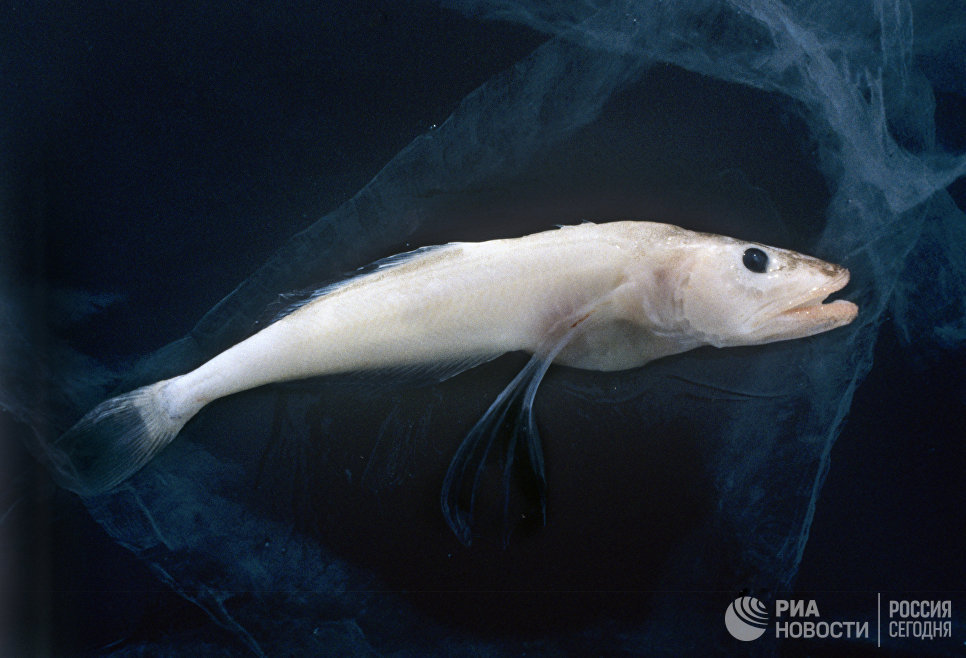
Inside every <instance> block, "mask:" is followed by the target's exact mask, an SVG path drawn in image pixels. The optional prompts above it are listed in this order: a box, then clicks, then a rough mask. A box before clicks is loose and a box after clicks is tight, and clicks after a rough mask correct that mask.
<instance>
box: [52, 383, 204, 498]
mask: <svg viewBox="0 0 966 658" xmlns="http://www.w3.org/2000/svg"><path fill="white" fill-rule="evenodd" d="M170 381H171V380H165V381H161V382H157V383H156V384H151V385H149V386H144V387H141V388H138V389H135V390H133V391H131V392H130V393H125V394H123V395H119V396H117V397H113V398H110V399H109V400H105V401H104V402H102V403H101V404H99V405H97V406H96V407H94V409H92V410H91V411H90V412H88V413H87V415H85V416H84V417H83V418H81V419H80V420H79V421H77V423H75V424H74V426H73V427H71V428H70V429H69V430H67V432H65V433H64V434H63V435H62V436H61V437H60V438H59V439H58V440H57V441H56V442H55V443H54V445H53V446H52V450H51V454H50V458H51V461H52V466H53V471H54V477H55V479H56V480H57V481H58V482H59V484H61V486H63V487H65V488H67V489H70V490H71V491H74V492H76V493H78V494H80V495H82V496H88V495H93V494H98V493H103V492H105V491H108V490H110V489H113V488H114V487H116V486H117V485H118V484H120V483H121V482H123V481H124V480H126V479H127V478H129V477H130V476H131V475H133V474H134V473H136V472H137V471H138V470H140V469H141V467H143V466H144V465H145V464H147V463H148V462H149V461H151V459H152V458H153V457H154V456H155V455H157V454H158V452H160V451H161V450H162V449H163V448H164V447H165V446H166V445H168V444H169V443H171V441H172V440H173V439H174V437H175V436H177V435H178V432H180V431H181V428H182V427H184V424H185V423H186V422H188V420H189V419H190V418H191V417H192V416H193V415H194V414H195V413H196V412H197V409H195V410H192V411H190V412H188V413H176V412H175V411H174V410H172V408H171V405H170V404H169V403H168V402H167V400H166V399H165V398H164V397H163V396H162V391H163V389H164V387H165V385H166V384H168V383H169V382H170Z"/></svg>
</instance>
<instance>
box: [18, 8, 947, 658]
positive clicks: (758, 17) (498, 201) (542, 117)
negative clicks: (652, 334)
mask: <svg viewBox="0 0 966 658" xmlns="http://www.w3.org/2000/svg"><path fill="white" fill-rule="evenodd" d="M840 5H846V6H847V7H848V8H847V9H843V8H842V7H840ZM775 7H777V8H778V9H775ZM951 7H952V8H951ZM776 12H778V13H777V14H776ZM781 12H786V13H781ZM658 18H660V21H663V23H661V22H660V21H658ZM649 20H653V21H658V22H653V23H648V21H649ZM762 26H768V29H766V28H765V27H762ZM776 26H784V27H782V28H781V29H782V30H784V31H781V30H779V27H776ZM792 28H794V29H792ZM756 29H759V30H762V32H761V33H760V34H759V33H757V32H755V30H756ZM769 29H770V30H772V31H771V32H769ZM659 35H662V36H663V37H666V38H667V40H668V41H667V43H664V42H661V41H660V39H659V38H658V36H659ZM761 44H770V45H768V46H766V45H761ZM769 48H770V49H769ZM810 49H817V50H810ZM818 51H821V52H823V53H825V54H827V55H828V63H829V66H830V68H828V70H827V71H826V72H825V73H824V74H823V73H821V71H820V70H819V69H818V68H817V65H816V64H815V62H816V61H818V58H817V57H816V56H815V52H818ZM783 53H784V54H783ZM802 53H806V54H807V56H806V55H803V54H802ZM783 58H785V59H787V60H788V62H790V63H788V62H784V63H783ZM799 61H800V62H803V63H802V64H801V65H798V64H796V62H799ZM796 66H798V68H796ZM769 67H771V68H769ZM781 67H786V68H781ZM822 75H827V76H829V79H831V78H834V77H835V76H839V75H840V76H841V78H842V79H843V80H845V81H846V84H845V87H844V88H847V89H852V86H854V88H855V89H856V90H859V91H856V93H855V94H854V95H851V93H850V94H849V95H846V96H843V97H842V98H837V97H835V96H833V95H832V93H831V92H830V91H829V89H832V88H833V87H834V85H831V83H830V84H829V85H828V86H823V85H822V82H824V81H825V80H826V79H825V78H823V77H822ZM809 76H812V77H811V78H810V77H809ZM835 79H836V80H839V79H838V78H835ZM964 80H966V10H964V9H963V8H962V7H960V8H959V9H956V8H955V5H950V4H947V3H941V2H935V3H931V2H914V3H911V4H910V3H903V2H878V3H865V2H855V3H838V4H835V3H828V4H826V3H798V4H796V3H788V4H785V5H779V4H775V5H771V4H768V3H763V4H761V6H760V7H759V5H758V4H756V3H741V2H738V3H731V4H729V3H715V2H694V3H679V4H675V8H674V9H669V8H667V7H664V6H663V5H662V4H661V3H649V2H642V3H617V2H614V3H609V2H575V3H558V4H554V3H540V2H535V3H525V2H509V1H507V2H492V3H486V2H482V1H481V2H472V1H471V2H443V3H433V2H429V1H428V0H427V1H421V0H419V1H415V2H364V3H305V2H288V3H276V4H271V5H268V4H265V5H259V4H255V3H246V4H239V3H227V2H204V3H197V4H194V5H192V6H191V7H180V6H179V7H176V6H173V5H170V4H168V3H151V2H143V3H106V2H88V3H84V4H77V3H65V2H26V3H18V2H8V3H3V6H2V7H0V108H2V116H0V158H2V160H0V213H2V215H0V230H2V233H0V257H2V259H3V261H2V264H0V280H2V281H3V289H2V291H0V292H2V294H3V299H2V300H0V301H2V303H3V308H2V309H0V314H2V316H3V317H2V323H3V324H2V329H3V331H2V333H0V350H2V351H3V354H2V360H0V376H2V379H0V411H2V412H3V413H0V433H2V436H0V440H2V444H0V460H2V462H0V540H2V544H0V548H2V551H3V552H2V553H0V569H2V572H0V653H2V654H3V655H11V656H14V655H16V656H20V655H24V656H32V655H54V656H88V655H90V656H101V655H110V656H133V655H165V656H178V655H253V654H254V655H258V654H259V653H261V654H263V655H270V656H275V655H373V654H375V655H382V654H395V655H523V654H529V655H559V654H566V653H571V654H574V655H578V654H579V655H583V654H589V653H600V654H606V655H614V654H624V655H650V654H655V653H656V654H663V655H685V654H700V655H708V654H709V653H712V654H730V653H736V654H744V653H747V652H753V653H761V654H776V653H777V654H781V655H816V654H835V655H839V654H841V655H856V654H857V653H864V652H868V653H870V654H873V653H883V654H908V655H921V654H931V655H953V654H956V653H957V652H961V651H962V650H963V646H964V642H966V623H964V622H966V614H964V611H966V560H964V559H963V555H964V549H966V522H964V509H966V486H964V483H963V474H964V472H966V448H964V440H963V439H964V437H966V420H964V412H966V348H964V343H963V338H964V336H966V316H964V311H966V224H964V220H966V218H964V214H963V213H964V212H966V178H963V173H964V172H966V165H964V161H963V158H962V154H963V153H964V152H966V83H964ZM836 84H838V82H836ZM850 85H851V86H850ZM850 104H851V105H850ZM856 107H858V108H860V110H861V112H864V114H854V113H853V114H851V115H850V114H849V112H850V111H853V110H854V109H855V108H856ZM856 117H858V118H856ZM876 121H877V122H879V123H877V124H875V125H876V126H878V127H880V128H881V129H882V130H881V132H876V131H875V130H871V131H870V130H868V128H869V125H872V124H873V123H874V122H876ZM869 134H872V136H873V138H869ZM883 136H884V137H883ZM957 154H959V156H958V159H957ZM880 157H881V159H878V158H880ZM320 218H321V219H320ZM617 219H649V220H657V221H668V222H672V223H677V224H680V225H682V226H686V227H688V228H694V229H699V230H708V231H713V232H717V233H722V234H728V235H734V236H736V237H741V238H745V239H749V240H755V241H760V242H764V243H768V244H776V245H778V246H782V247H787V248H792V249H797V250H800V251H803V252H807V253H810V254H813V255H816V256H819V257H821V258H824V259H827V260H831V261H835V262H841V263H843V264H845V265H846V266H847V267H849V268H850V270H851V271H852V275H853V283H852V284H850V286H849V287H848V288H846V289H845V290H844V291H843V292H842V293H841V296H843V297H845V298H847V299H852V300H854V301H856V302H857V303H858V304H859V305H860V307H861V309H862V311H861V314H860V319H859V320H858V321H857V322H856V323H855V325H854V326H852V327H850V328H848V329H842V330H838V331H837V332H832V333H831V334H829V335H825V336H818V337H815V338H812V339H807V340H804V341H793V342H790V343H783V344H779V345H773V346H767V347H764V348H745V349H739V350H722V351H716V350H712V349H702V350H698V351H696V352H694V353H692V354H688V355H682V356H680V357H672V358H669V359H666V360H664V361H661V362H659V363H655V364H652V365H650V366H647V367H645V368H644V369H641V370H640V371H634V372H629V373H587V372H580V371H573V370H568V369H566V368H552V369H551V371H550V374H549V375H548V378H547V381H546V382H545V383H544V384H543V386H542V387H541V391H540V394H539V395H538V405H537V406H538V409H537V411H538V417H539V419H540V422H541V430H542V437H543V442H544V446H545V450H546V451H547V468H548V481H549V490H550V493H549V509H548V525H547V526H546V527H540V525H539V524H538V523H536V522H534V521H533V519H532V518H527V519H524V520H523V521H522V522H521V523H520V524H519V525H518V526H517V527H515V528H514V532H513V534H512V535H511V538H510V544H509V546H508V547H507V548H506V549H504V548H503V547H502V546H501V545H500V542H499V537H500V527H499V523H498V522H497V521H496V520H495V519H496V516H494V517H493V518H486V519H485V521H486V522H487V523H488V524H489V525H484V528H483V530H482V532H481V536H480V537H479V540H478V541H476V542H475V543H474V545H473V546H472V547H470V548H465V547H463V546H461V545H460V544H459V543H458V542H457V541H456V540H455V538H454V537H453V536H452V534H451V533H450V532H449V530H448V528H446V526H445V524H444V522H443V520H442V516H441V514H440V511H439V503H438V495H439V485H440V483H441V481H442V476H443V474H444V473H445V469H446V466H447V465H448V463H449V459H450V458H451V456H452V454H453V452H454V451H455V449H456V447H457V446H458V444H459V440H460V439H461V437H462V436H463V435H464V434H465V433H466V431H467V430H468V429H469V428H470V427H471V426H472V425H473V423H474V422H475V419H477V418H478V417H479V416H480V415H481V414H482V413H483V412H484V411H485V410H486V408H487V407H488V405H489V403H490V402H491V401H492V400H493V398H494V397H495V396H496V395H497V394H498V393H499V391H500V390H501V389H502V388H503V386H504V385H505V384H506V383H507V382H509V380H510V379H512V377H513V375H514V374H515V373H516V372H517V371H518V370H519V368H520V367H521V366H522V364H523V363H525V358H521V356H520V355H508V356H507V357H504V358H502V359H499V360H497V361H495V362H493V363H490V364H487V365H485V366H482V367H480V368H478V369H474V370H472V371H469V372H467V373H463V374H461V375H459V376H458V377H456V378H454V379H452V380H449V381H446V382H442V383H438V384H432V385H428V386H412V385H409V384H407V383H405V382H403V383H397V382H365V381H363V382H358V381H344V380H317V381H310V382H303V383H297V384H288V385H285V386H276V387H267V388H266V389H262V390H259V391H251V392H247V393H244V394H240V395H238V396H234V397H233V398H231V399H229V400H224V401H220V402H218V403H216V404H213V405H212V406H211V407H210V408H208V409H206V410H205V411H203V412H202V413H201V414H200V415H199V416H198V418H197V419H196V420H194V421H193V422H192V423H191V424H190V425H189V426H188V428H186V430H185V436H184V437H181V438H179V440H178V441H176V442H175V444H174V445H172V447H171V449H170V450H168V451H166V452H165V454H163V455H162V456H161V457H159V458H158V460H157V462H158V463H157V464H152V465H151V466H149V467H148V468H147V469H145V471H144V472H142V473H140V474H138V475H137V476H136V477H135V478H133V479H132V481H131V483H130V484H129V485H125V487H124V488H122V489H121V490H120V491H119V492H117V493H115V494H112V495H107V496H98V497H95V498H93V499H88V500H81V499H80V498H78V497H77V496H75V495H74V494H72V493H69V492H66V491H64V490H61V489H58V488H57V487H56V486H55V485H54V484H53V483H52V480H51V479H50V477H49V475H48V474H47V470H46V466H45V455H46V452H45V450H46V448H45V446H48V445H49V442H50V441H52V440H53V439H55V438H56V437H57V436H58V435H59V434H60V432H62V431H63V430H65V429H66V428H67V427H68V426H69V425H70V424H71V423H72V422H73V421H74V420H76V419H77V418H78V417H79V416H80V415H81V414H82V413H83V412H84V411H86V410H87V409H88V408H90V407H91V406H93V405H94V404H95V403H96V402H97V401H99V400H100V399H102V398H104V397H106V396H107V395H108V394H109V393H110V392H112V391H114V392H120V391H121V390H126V389H129V388H131V387H132V386H134V385H137V384H143V383H148V382H150V381H155V380H158V379H161V378H163V377H167V376H172V375H174V374H178V373H180V372H184V371H185V370H187V369H190V368H191V367H194V365H197V364H198V363H200V362H203V361H204V360H205V359H206V358H210V356H212V355H213V354H215V353H217V352H218V351H220V350H222V349H224V348H225V347H227V346H229V345H231V344H233V343H234V342H236V341H237V340H238V339H240V338H242V337H244V335H246V334H247V333H250V332H251V331H254V330H255V329H257V328H258V327H259V326H261V325H262V324H264V323H265V322H266V321H267V319H270V318H271V317H272V315H273V314H274V313H275V312H277V310H278V309H279V308H280V306H281V305H283V304H284V303H286V301H285V298H281V297H280V295H283V294H284V293H287V292H291V291H295V290H304V289H308V288H311V287H312V286H315V285H323V284H325V283H327V282H331V281H333V280H337V279H338V278H340V277H342V276H344V275H346V274H351V273H352V272H353V271H354V270H355V269H356V268H357V267H360V266H364V265H366V264H367V263H370V262H372V261H374V260H376V259H378V258H381V257H385V256H388V255H391V254H394V253H398V252H401V251H405V250H407V249H411V248H415V247H418V246H421V245H426V244H437V243H442V242H449V241H454V240H480V239H488V238H495V237H510V236H516V235H524V234H527V233H531V232H534V231H538V230H545V229H549V228H552V227H553V226H555V225H557V224H570V223H577V222H580V221H583V220H592V221H609V220H617ZM293 236H295V237H294V238H293ZM165 346H167V347H165ZM161 348H164V350H162V349H161ZM491 484H492V483H491ZM484 493H485V494H488V495H489V496H490V497H491V499H492V500H494V501H498V500H499V495H500V490H499V486H490V487H489V489H486V488H485V489H484ZM493 504H494V508H493V509H496V507H495V506H496V504H497V503H493ZM879 593H881V594H882V596H883V597H884V598H887V597H893V598H896V599H914V600H920V599H926V600H951V601H952V611H953V617H952V619H951V621H952V637H951V638H940V639H936V640H918V639H915V640H913V639H908V638H903V639H892V640H886V641H884V642H883V647H882V648H881V649H880V648H877V647H876V646H875V644H876V638H875V631H874V628H875V614H876V601H877V594H879ZM742 594H751V595H754V596H758V597H759V598H762V599H764V600H769V601H770V600H773V599H775V598H786V599H788V598H796V599H814V600H816V601H817V602H818V605H819V607H820V610H821V614H822V619H825V620H829V621H830V620H835V619H838V620H858V621H862V622H871V623H872V628H873V633H872V637H871V638H869V639H866V640H846V639H826V640H817V639H812V640H806V639H798V640H788V641H783V642H776V641H774V640H772V641H769V640H767V639H763V640H761V641H760V643H758V644H755V643H748V644H741V643H738V642H737V641H735V640H733V639H732V638H731V637H730V636H728V635H726V634H725V633H724V625H723V623H722V619H723V614H724V610H725V608H726V606H727V605H728V604H729V603H730V602H731V601H732V600H733V599H734V598H735V597H736V596H738V595H742Z"/></svg>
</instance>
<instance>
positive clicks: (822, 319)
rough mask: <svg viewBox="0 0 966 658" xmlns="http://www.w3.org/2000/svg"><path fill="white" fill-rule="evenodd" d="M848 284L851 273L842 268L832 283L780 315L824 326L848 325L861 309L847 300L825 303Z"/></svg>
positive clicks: (815, 291)
mask: <svg viewBox="0 0 966 658" xmlns="http://www.w3.org/2000/svg"><path fill="white" fill-rule="evenodd" d="M848 282H849V271H848V270H847V269H845V268H842V270H841V274H840V275H839V276H837V277H836V278H835V279H834V280H833V281H832V282H831V283H829V284H828V285H826V286H822V287H821V288H818V289H816V290H814V291H812V292H811V293H810V294H809V295H808V297H806V298H804V299H802V300H800V301H799V302H798V303H796V304H794V305H793V306H791V307H790V308H787V309H785V310H784V311H782V312H781V314H780V315H782V316H785V317H793V318H795V319H797V320H804V321H806V322H807V323H808V324H813V323H814V324H816V325H822V326H830V325H831V326H841V325H845V324H848V323H849V322H851V321H852V320H854V319H855V316H856V315H858V313H859V307H858V306H856V305H855V304H853V303H852V302H850V301H848V300H845V299H836V300H834V301H832V302H827V303H826V301H825V300H826V299H828V297H829V296H830V295H831V294H832V293H835V292H838V291H839V290H841V289H842V288H844V287H845V286H846V284H848Z"/></svg>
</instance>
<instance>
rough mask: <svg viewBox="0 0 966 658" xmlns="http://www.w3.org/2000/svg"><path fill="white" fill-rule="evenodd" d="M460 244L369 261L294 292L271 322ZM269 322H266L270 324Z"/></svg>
mask: <svg viewBox="0 0 966 658" xmlns="http://www.w3.org/2000/svg"><path fill="white" fill-rule="evenodd" d="M460 244H462V243H459V242H449V243H447V244H437V245H429V246H426V247H419V248H417V249H413V250H412V251H405V252H403V253H401V254H394V255H392V256H387V257H385V258H380V259H379V260H377V261H374V262H372V263H369V264H368V265H363V266H362V267H360V268H359V269H357V270H356V271H355V272H353V273H352V274H350V275H348V276H346V277H345V278H343V279H340V280H339V281H335V282H333V283H328V284H326V285H324V286H322V287H320V288H316V289H314V290H309V291H307V292H306V293H305V294H301V293H294V294H295V296H297V297H299V299H298V300H297V301H295V302H291V303H289V304H287V305H286V306H285V308H283V309H282V310H281V311H279V312H278V313H276V314H275V315H274V316H273V317H272V319H271V322H278V321H279V320H281V319H282V318H284V317H285V316H287V315H291V314H292V313H294V312H295V311H297V310H299V309H300V308H302V307H303V306H305V305H307V304H309V303H311V302H313V301H315V300H316V299H319V298H320V297H325V296H326V295H331V294H332V293H334V292H338V291H339V290H342V289H343V288H346V287H347V286H350V285H353V284H355V283H357V282H358V281H359V280H360V279H363V278H365V277H369V276H372V275H374V274H376V273H378V272H382V271H385V270H387V269H391V268H396V267H401V266H403V265H406V264H408V263H412V262H414V261H417V260H420V259H422V258H425V257H426V256H428V255H429V254H431V253H439V252H440V251H444V250H447V249H455V248H457V247H459V246H460ZM281 297H282V298H283V299H284V298H285V297H286V295H284V294H283V295H282V296H281ZM271 322H269V323H266V324H271Z"/></svg>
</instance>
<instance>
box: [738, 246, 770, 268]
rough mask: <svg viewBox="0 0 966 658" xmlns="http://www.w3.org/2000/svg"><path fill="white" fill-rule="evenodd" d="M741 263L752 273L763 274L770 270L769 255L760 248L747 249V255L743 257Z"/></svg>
mask: <svg viewBox="0 0 966 658" xmlns="http://www.w3.org/2000/svg"><path fill="white" fill-rule="evenodd" d="M741 262H742V263H744V264H745V267H747V268H748V269H749V270H751V271H752V272H757V273H758V274H763V273H764V272H765V270H766V269H768V254H766V253H765V252H764V251H762V250H761V249H759V248H758V247H749V248H748V249H745V255H744V256H742V257H741Z"/></svg>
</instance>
